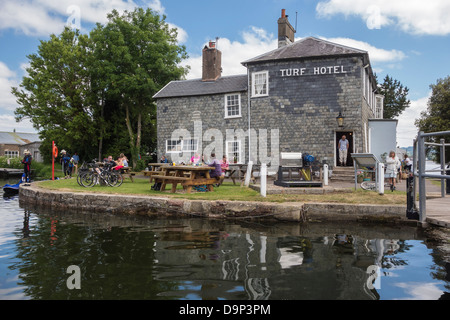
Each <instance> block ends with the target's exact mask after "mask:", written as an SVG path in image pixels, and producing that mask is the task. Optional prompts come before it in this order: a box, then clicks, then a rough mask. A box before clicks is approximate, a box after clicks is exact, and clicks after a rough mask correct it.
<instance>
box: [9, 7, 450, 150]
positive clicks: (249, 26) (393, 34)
mask: <svg viewBox="0 0 450 320" xmlns="http://www.w3.org/2000/svg"><path fill="white" fill-rule="evenodd" d="M136 6H140V7H144V8H147V7H150V8H152V9H154V10H157V11H158V12H159V13H161V14H164V15H166V17H167V18H166V21H167V22H168V23H169V24H171V25H172V26H173V27H176V28H178V30H179V35H178V38H179V42H180V43H181V44H183V45H185V46H186V48H187V52H188V54H189V59H188V60H186V61H185V62H184V64H187V65H190V66H191V72H190V74H189V76H188V78H197V77H200V76H201V49H202V47H203V45H204V44H205V43H206V42H207V41H208V40H214V39H215V38H216V37H219V42H218V47H219V50H221V51H222V59H223V62H222V65H223V75H232V74H244V73H245V72H246V71H245V69H244V68H243V67H242V65H241V62H242V61H245V60H246V59H249V58H252V57H255V56H257V55H259V54H262V53H265V52H268V51H270V50H273V49H276V48H277V39H276V37H277V20H278V18H279V17H280V15H281V9H286V14H288V15H289V20H290V22H291V24H292V25H294V26H295V23H296V13H297V17H298V18H297V33H296V40H299V39H301V38H303V37H307V36H314V37H318V38H323V39H326V40H329V41H332V42H336V43H341V44H344V45H348V46H350V47H355V48H358V49H362V50H366V51H368V52H369V57H370V60H371V63H372V68H373V69H374V71H375V72H376V73H377V75H378V79H379V81H382V80H383V78H384V77H385V76H386V75H387V74H388V75H389V76H391V77H393V78H394V79H397V80H399V81H400V82H401V83H402V84H403V85H405V86H407V87H408V88H409V89H410V91H409V92H410V93H409V99H410V100H411V107H410V108H409V109H408V110H407V111H405V112H404V113H403V114H402V115H401V116H400V117H399V125H398V132H397V142H398V145H399V146H409V145H411V144H412V140H413V138H414V137H415V135H416V134H417V129H416V128H415V126H414V119H416V118H417V117H419V115H420V112H421V111H422V110H425V109H426V106H427V101H428V97H429V95H430V89H429V85H430V84H434V83H436V81H437V80H438V79H439V78H444V77H446V76H448V75H449V73H450V72H449V70H450V60H449V52H450V19H448V13H449V12H450V1H448V0H428V1H422V0H395V1H392V0H258V1H256V0H240V1H237V0H228V1H213V0H209V1H207V0H128V1H122V0H78V1H77V0H60V1H54V0H21V1H17V0H2V1H1V4H0V47H1V50H0V131H9V130H13V129H14V128H15V129H16V130H17V131H22V132H34V129H33V128H32V127H31V125H30V124H29V122H27V121H22V122H20V123H16V122H15V121H14V109H15V108H16V107H17V105H16V103H15V98H14V96H13V95H12V94H11V93H10V91H11V90H10V88H11V86H18V85H19V84H20V82H21V79H22V77H23V76H24V75H25V74H26V72H25V67H26V65H27V63H28V59H27V57H26V56H27V55H29V54H32V53H36V52H37V46H38V45H39V41H40V40H47V39H48V38H49V35H50V34H51V33H54V34H59V33H60V32H61V31H62V29H63V27H64V25H66V24H71V25H75V26H77V27H79V28H81V30H82V32H85V33H87V32H89V30H90V29H91V28H92V26H93V24H94V23H95V22H105V21H106V14H107V13H108V12H110V11H111V10H112V9H114V8H115V9H117V10H118V11H122V10H126V9H128V10H133V8H134V7H136Z"/></svg>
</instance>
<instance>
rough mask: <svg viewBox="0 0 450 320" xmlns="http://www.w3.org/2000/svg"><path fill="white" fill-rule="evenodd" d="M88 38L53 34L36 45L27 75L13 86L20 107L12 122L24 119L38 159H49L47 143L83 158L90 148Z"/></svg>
mask: <svg viewBox="0 0 450 320" xmlns="http://www.w3.org/2000/svg"><path fill="white" fill-rule="evenodd" d="M89 41H90V40H89V37H88V36H86V35H82V34H80V32H79V31H77V30H71V29H69V28H67V27H66V28H65V29H64V31H63V32H62V33H61V34H60V35H59V36H56V35H51V36H50V39H49V40H48V41H41V42H40V45H39V47H38V52H37V54H31V55H29V56H28V59H29V63H30V66H29V67H28V68H27V69H26V71H27V72H28V75H27V76H25V77H24V78H23V80H22V82H21V84H20V88H21V89H19V88H17V87H13V88H12V93H13V94H14V95H15V96H16V97H17V102H18V104H19V105H20V107H18V108H17V109H16V111H15V115H16V120H17V121H20V120H21V119H23V118H30V120H31V122H32V123H33V126H34V128H36V129H37V130H38V131H39V133H40V136H41V138H43V147H42V148H43V149H44V150H41V151H44V152H42V154H43V155H44V158H46V160H48V159H49V158H50V155H51V153H50V150H51V141H52V140H55V141H57V143H58V146H59V147H60V149H62V148H65V149H69V150H71V152H75V151H77V152H79V153H86V152H89V150H90V149H91V148H92V146H93V145H95V140H93V139H92V136H95V135H96V134H97V131H96V126H95V119H94V117H93V115H94V113H95V110H94V107H95V106H93V105H91V104H90V103H89V101H92V100H95V99H94V98H92V97H90V95H91V94H92V91H91V90H90V81H89V73H88V66H87V57H88V56H89V45H90V44H89Z"/></svg>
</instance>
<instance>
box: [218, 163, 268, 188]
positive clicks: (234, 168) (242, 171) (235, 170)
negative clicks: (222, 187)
mask: <svg viewBox="0 0 450 320" xmlns="http://www.w3.org/2000/svg"><path fill="white" fill-rule="evenodd" d="M247 166H248V165H247V164H239V163H230V164H229V168H228V169H227V170H225V177H226V178H230V179H231V180H232V181H233V184H236V179H238V181H241V185H242V184H243V183H244V182H245V175H246V174H247ZM259 170H260V165H259V164H254V165H252V172H251V176H250V180H252V181H253V182H256V178H255V176H254V175H253V172H254V171H259Z"/></svg>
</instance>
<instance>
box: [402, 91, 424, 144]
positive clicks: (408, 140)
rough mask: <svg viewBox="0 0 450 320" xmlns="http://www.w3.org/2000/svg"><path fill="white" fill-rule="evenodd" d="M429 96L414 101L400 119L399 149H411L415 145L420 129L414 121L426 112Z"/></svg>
mask: <svg viewBox="0 0 450 320" xmlns="http://www.w3.org/2000/svg"><path fill="white" fill-rule="evenodd" d="M430 96H431V92H430V93H429V95H428V96H426V97H423V98H420V99H417V100H412V101H411V105H410V107H409V108H407V109H406V110H405V111H403V113H402V114H401V115H400V116H399V117H398V124H397V144H398V146H399V147H409V146H412V145H413V140H414V138H415V137H416V136H417V132H418V129H417V127H416V126H415V125H414V121H415V120H416V119H418V118H420V113H421V112H422V111H425V110H426V109H427V106H428V99H429V98H430Z"/></svg>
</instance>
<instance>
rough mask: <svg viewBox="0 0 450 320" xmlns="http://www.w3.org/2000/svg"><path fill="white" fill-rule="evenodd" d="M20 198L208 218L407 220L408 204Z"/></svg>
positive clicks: (78, 195)
mask: <svg viewBox="0 0 450 320" xmlns="http://www.w3.org/2000/svg"><path fill="white" fill-rule="evenodd" d="M19 201H20V202H21V203H27V204H30V205H35V206H44V207H53V208H57V209H72V210H77V211H90V212H104V213H110V214H125V215H144V216H168V215H176V216H185V215H187V216H198V217H205V218H216V219H222V218H232V219H236V218H253V219H256V218H258V219H275V220H279V221H294V222H304V221H309V220H319V221H368V222H402V223H403V222H407V221H411V220H408V219H407V218H406V206H402V205H371V204H338V203H303V202H285V203H274V202H250V201H229V200H214V201H205V200H188V199H172V198H169V197H155V196H137V195H117V194H99V193H83V192H70V191H61V190H48V189H44V188H41V187H37V186H35V185H34V184H31V185H29V186H21V187H20V189H19Z"/></svg>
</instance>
